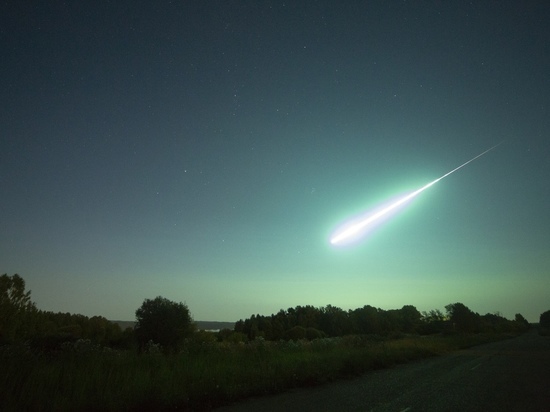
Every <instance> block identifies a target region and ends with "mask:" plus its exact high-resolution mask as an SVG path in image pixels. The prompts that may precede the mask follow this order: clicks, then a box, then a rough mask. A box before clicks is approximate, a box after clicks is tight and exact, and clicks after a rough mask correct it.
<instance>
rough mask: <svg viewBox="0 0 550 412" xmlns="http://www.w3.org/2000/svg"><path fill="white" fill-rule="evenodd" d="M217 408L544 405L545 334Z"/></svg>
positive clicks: (399, 411) (410, 409)
mask: <svg viewBox="0 0 550 412" xmlns="http://www.w3.org/2000/svg"><path fill="white" fill-rule="evenodd" d="M217 411H218V412H244V411H247V412H248V411H262V412H273V411H287V412H292V411H300V412H304V411H339V412H346V411H362V412H365V411H374V412H385V411H392V412H393V411H395V412H405V411H407V412H414V411H426V412H429V411H437V412H441V411H461V412H467V411H483V412H487V411H514V412H515V411H522V412H523V411H536V412H540V411H549V412H550V337H541V336H539V335H538V334H537V332H536V331H535V330H532V331H530V332H528V333H526V334H524V335H521V336H519V337H516V338H512V339H508V340H504V341H500V342H494V343H489V344H486V345H480V346H476V347H474V348H471V349H466V350H461V351H458V352H454V353H452V354H448V355H445V356H441V357H437V358H431V359H426V360H422V361H416V362H413V363H409V364H405V365H400V366H397V367H395V368H392V369H387V370H381V371H375V372H370V373H367V374H365V375H363V376H361V377H359V378H356V379H353V380H347V381H341V382H336V383H331V384H327V385H322V386H318V387H314V388H307V389H296V390H292V391H289V392H285V393H282V394H279V395H273V396H267V397H262V398H253V399H248V400H245V401H243V402H241V403H237V404H234V405H230V406H226V407H222V408H219V409H217Z"/></svg>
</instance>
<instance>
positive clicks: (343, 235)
mask: <svg viewBox="0 0 550 412" xmlns="http://www.w3.org/2000/svg"><path fill="white" fill-rule="evenodd" d="M501 144H502V142H500V143H499V144H496V145H494V146H493V147H491V148H489V149H487V150H485V151H484V152H483V153H481V154H478V155H477V156H476V157H474V158H472V159H470V160H468V161H467V162H466V163H463V164H461V165H460V166H458V167H456V168H454V169H453V170H451V171H450V172H447V173H445V174H444V175H443V176H441V177H439V178H437V179H435V180H434V181H433V182H430V183H428V184H427V185H425V186H422V187H421V188H420V189H417V190H415V191H414V192H412V193H410V194H408V195H407V196H405V197H402V198H401V199H399V200H398V201H396V202H394V203H392V204H391V205H389V206H388V207H386V208H384V209H382V210H380V211H378V212H377V213H375V214H373V215H371V216H369V217H367V218H365V219H363V220H361V221H360V222H358V223H356V224H354V225H352V226H350V227H348V228H346V229H344V230H342V231H341V232H339V233H337V234H336V235H335V236H333V237H332V239H330V243H332V244H333V245H335V244H337V243H340V242H342V241H343V240H345V239H347V238H349V237H350V236H353V235H356V234H358V233H359V232H360V231H361V230H362V229H364V228H365V227H367V226H368V225H369V224H370V223H372V222H374V221H375V220H377V219H379V218H380V217H382V216H384V215H385V214H387V213H388V212H390V211H392V210H393V209H395V208H396V207H399V206H401V205H402V204H403V203H405V202H406V201H407V200H410V199H412V198H413V197H415V196H416V195H418V194H419V193H421V192H423V191H424V190H426V189H427V188H429V187H430V186H433V185H435V184H436V183H437V182H439V181H440V180H441V179H444V178H446V177H447V176H449V175H450V174H451V173H454V172H456V171H457V170H458V169H461V168H463V167H464V166H466V165H467V164H468V163H471V162H473V161H474V160H476V159H477V158H478V157H481V156H483V155H484V154H485V153H487V152H490V151H491V150H493V149H494V148H495V147H497V146H499V145H501Z"/></svg>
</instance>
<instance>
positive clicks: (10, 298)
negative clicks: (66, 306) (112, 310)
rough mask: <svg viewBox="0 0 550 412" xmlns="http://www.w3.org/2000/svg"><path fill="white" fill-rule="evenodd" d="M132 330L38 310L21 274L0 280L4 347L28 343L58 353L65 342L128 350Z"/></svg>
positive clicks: (101, 319)
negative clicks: (56, 350)
mask: <svg viewBox="0 0 550 412" xmlns="http://www.w3.org/2000/svg"><path fill="white" fill-rule="evenodd" d="M132 335H133V332H132V331H131V330H127V331H122V330H121V329H120V327H119V326H118V325H117V324H115V323H113V322H110V321H109V320H107V319H106V318H104V317H102V316H93V317H91V318H90V317H87V316H84V315H76V314H71V313H54V312H49V311H43V310H39V309H37V307H36V305H35V303H34V302H32V301H31V299H30V291H28V292H26V291H25V281H24V280H23V278H22V277H21V276H19V275H17V274H15V275H13V276H8V275H6V274H4V275H1V276H0V345H3V344H10V343H15V342H28V343H29V345H30V346H31V347H33V346H34V347H39V348H41V349H44V350H47V349H55V348H57V347H59V345H60V344H62V343H63V342H70V341H76V340H78V339H88V340H90V341H91V342H93V343H95V344H99V345H105V346H111V347H127V346H129V345H130V344H131V342H132V340H133V336H132Z"/></svg>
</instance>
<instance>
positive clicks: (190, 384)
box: [0, 336, 495, 411]
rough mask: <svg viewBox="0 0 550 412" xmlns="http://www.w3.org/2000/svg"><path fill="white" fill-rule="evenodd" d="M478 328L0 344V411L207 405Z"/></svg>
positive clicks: (312, 379)
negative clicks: (165, 346)
mask: <svg viewBox="0 0 550 412" xmlns="http://www.w3.org/2000/svg"><path fill="white" fill-rule="evenodd" d="M494 339H495V337H494V336H493V337H488V336H451V337H443V336H437V337H418V336H414V337H404V338H401V339H393V340H387V339H382V338H376V337H372V336H347V337H343V338H328V339H318V340H314V341H311V342H309V341H298V342H293V341H289V342H265V341H263V340H256V341H254V342H250V343H248V344H228V343H209V344H201V345H191V346H190V347H188V348H187V349H186V350H185V351H183V352H181V353H179V354H177V355H163V354H161V353H155V351H150V353H145V354H141V355H140V354H137V353H136V352H133V351H114V350H109V349H108V348H101V347H98V346H94V345H92V344H90V343H89V342H84V343H82V342H80V343H79V342H77V344H74V345H67V346H66V347H65V348H63V350H62V351H59V352H58V353H53V354H43V353H35V352H32V351H31V350H29V349H28V348H26V347H24V346H20V347H16V346H11V347H3V348H0V362H1V363H0V410H2V411H20V410H34V411H53V410H55V411H68V410H80V411H87V410H88V411H92V410H108V411H109V410H112V411H119V410H136V411H137V410H151V409H154V410H170V409H176V408H178V410H186V409H187V410H208V409H211V408H213V407H215V406H218V405H221V404H224V403H227V402H230V401H235V400H238V399H241V398H244V397H248V396H252V395H259V394H267V393H275V392H279V391H283V390H285V389H288V388H292V387H299V386H307V385H315V384H319V383H323V382H328V381H332V380H336V379H341V378H345V377H350V376H356V375H358V374H361V373H363V372H366V371H369V370H373V369H379V368H386V367H389V366H392V365H395V364H398V363H403V362H408V361H411V360H414V359H419V358H423V357H429V356H434V355H438V354H441V353H445V352H448V351H452V350H455V349H458V348H460V347H466V346H471V345H473V344H477V343H483V342H486V341H488V340H494Z"/></svg>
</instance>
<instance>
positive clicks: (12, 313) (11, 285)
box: [0, 273, 37, 343]
mask: <svg viewBox="0 0 550 412" xmlns="http://www.w3.org/2000/svg"><path fill="white" fill-rule="evenodd" d="M36 312H37V309H36V306H35V304H34V303H33V302H31V291H30V290H29V291H28V292H25V281H24V280H23V278H22V277H21V276H19V275H18V274H17V273H16V274H15V275H13V276H8V275H7V274H3V275H2V276H0V343H1V342H12V341H14V340H18V339H24V338H26V337H28V336H29V335H30V334H31V333H32V329H33V323H34V318H35V316H34V315H35V314H36Z"/></svg>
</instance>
